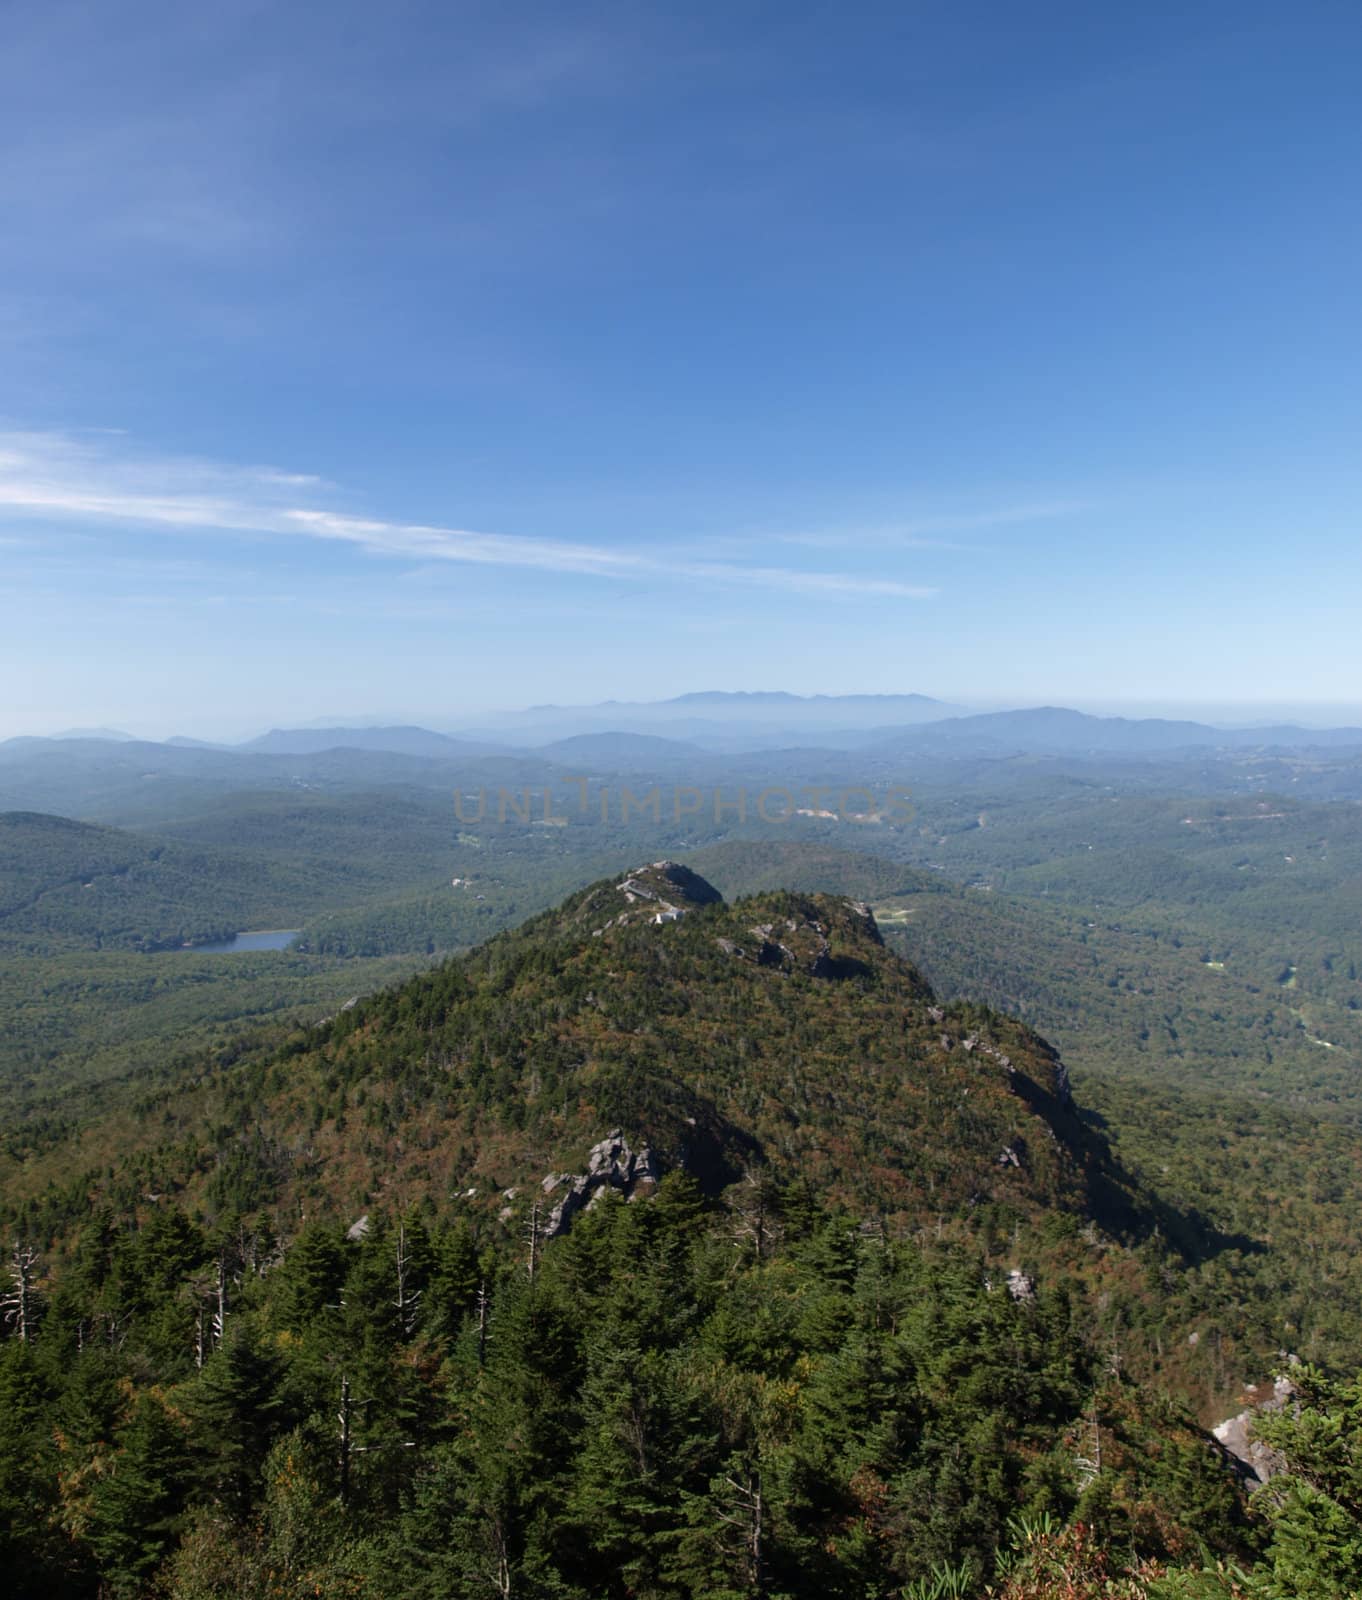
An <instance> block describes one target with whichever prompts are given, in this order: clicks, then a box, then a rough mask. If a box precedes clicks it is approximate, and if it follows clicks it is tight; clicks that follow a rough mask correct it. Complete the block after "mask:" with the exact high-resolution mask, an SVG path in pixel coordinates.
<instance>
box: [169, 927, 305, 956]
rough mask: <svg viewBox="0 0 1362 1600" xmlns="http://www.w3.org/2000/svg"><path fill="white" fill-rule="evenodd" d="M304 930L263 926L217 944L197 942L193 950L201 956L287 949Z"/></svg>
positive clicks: (233, 954)
mask: <svg viewBox="0 0 1362 1600" xmlns="http://www.w3.org/2000/svg"><path fill="white" fill-rule="evenodd" d="M302 931H303V930H302V929H301V928H263V929H261V930H259V931H258V932H256V933H239V934H237V936H236V937H235V938H234V939H224V940H221V941H219V942H218V943H217V944H196V945H194V946H193V947H192V948H193V951H194V954H195V955H199V956H235V955H242V954H244V953H245V952H246V951H248V950H287V949H288V947H289V946H290V945H291V944H292V943H293V941H294V940H295V939H296V938H297V937H298V935H299V934H300V933H301V932H302Z"/></svg>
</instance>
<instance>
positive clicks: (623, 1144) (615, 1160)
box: [540, 1128, 662, 1239]
mask: <svg viewBox="0 0 1362 1600" xmlns="http://www.w3.org/2000/svg"><path fill="white" fill-rule="evenodd" d="M661 1176H662V1172H661V1168H660V1167H659V1165H658V1161H657V1158H656V1156H654V1154H653V1152H652V1151H651V1150H650V1149H649V1148H648V1146H647V1145H646V1144H645V1145H640V1146H639V1148H638V1150H637V1151H635V1150H631V1149H630V1147H629V1142H628V1140H627V1139H626V1138H625V1137H624V1135H623V1133H621V1132H620V1130H619V1129H618V1128H615V1129H613V1130H612V1131H611V1132H610V1133H608V1134H606V1136H605V1138H604V1139H602V1140H601V1141H600V1142H599V1143H598V1144H594V1145H592V1147H591V1149H590V1151H589V1152H588V1154H587V1160H586V1171H585V1172H584V1173H579V1174H578V1175H576V1176H573V1175H572V1174H570V1173H566V1172H562V1173H558V1172H551V1173H549V1174H548V1176H547V1177H546V1178H545V1179H544V1181H543V1183H542V1184H541V1185H540V1187H541V1188H542V1189H543V1191H544V1193H545V1194H554V1193H556V1192H558V1191H559V1190H560V1189H562V1188H563V1187H564V1185H566V1192H565V1193H564V1194H562V1195H561V1197H560V1198H559V1200H558V1203H557V1204H556V1205H555V1206H554V1208H553V1210H552V1211H551V1212H550V1213H549V1219H548V1223H547V1225H546V1226H545V1230H544V1231H545V1234H546V1236H547V1237H548V1238H550V1239H553V1238H556V1237H557V1235H558V1234H560V1233H566V1232H567V1230H568V1227H569V1226H570V1224H571V1222H572V1219H573V1217H575V1216H576V1215H577V1213H578V1212H579V1211H584V1210H586V1209H587V1208H588V1207H589V1206H592V1205H594V1204H595V1202H596V1201H597V1200H598V1199H599V1198H600V1197H601V1195H602V1194H604V1193H605V1191H606V1190H608V1189H614V1190H617V1191H618V1192H619V1193H620V1194H622V1195H624V1197H625V1199H627V1200H637V1199H638V1198H639V1196H640V1195H641V1194H643V1193H645V1192H647V1191H648V1190H651V1189H652V1188H654V1187H655V1186H656V1184H657V1182H658V1179H659V1178H660V1177H661Z"/></svg>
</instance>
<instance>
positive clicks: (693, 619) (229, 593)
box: [0, 0, 1362, 735]
mask: <svg viewBox="0 0 1362 1600" xmlns="http://www.w3.org/2000/svg"><path fill="white" fill-rule="evenodd" d="M0 19H2V20H3V27H4V36H5V45H4V49H3V51H0V137H2V138H3V149H4V159H3V161H0V215H3V217H4V219H5V221H4V225H3V227H0V681H3V683H4V684H5V685H6V687H7V690H8V693H6V694H5V695H4V697H3V700H2V701H0V735H3V734H7V733H18V732H40V731H47V730H50V729H52V728H54V727H60V726H65V725H70V724H73V723H80V724H90V723H112V724H116V725H124V726H131V727H133V728H134V729H135V730H137V731H146V732H152V733H162V734H164V733H169V732H173V731H177V730H180V731H192V732H203V733H206V734H223V733H231V732H236V731H241V732H246V731H251V730H253V729H255V728H256V727H258V726H261V725H268V724H272V723H273V724H278V723H286V722H297V721H306V720H315V719H318V718H324V717H330V716H333V715H341V716H346V717H350V716H359V717H371V716H372V717H388V716H399V717H402V718H417V719H422V720H426V721H431V722H436V723H444V724H451V723H454V722H456V721H457V720H458V719H459V717H460V716H461V715H462V714H464V713H465V712H468V711H473V710H477V709H481V708H485V707H492V706H513V705H518V704H524V703H531V702H544V701H562V702H567V701H582V700H595V699H602V698H607V697H611V696H621V697H630V698H633V697H650V696H662V695H667V694H672V693H678V692H682V691H685V690H688V689H695V688H724V687H729V688H777V687H779V688H787V689H792V690H796V691H800V692H816V691H823V692H838V691H848V692H850V691H864V690H875V689H880V690H885V691H908V690H917V691H920V692H924V693H930V694H938V695H941V696H944V697H948V698H952V699H960V700H965V701H969V702H974V703H979V704H999V703H1012V704H1018V703H1036V702H1040V701H1055V700H1059V701H1064V702H1066V703H1070V704H1083V705H1089V706H1106V707H1111V708H1116V707H1120V706H1126V705H1129V706H1137V707H1154V706H1166V705H1172V704H1176V703H1186V704H1188V705H1191V706H1194V707H1203V708H1204V707H1222V708H1226V713H1227V714H1232V709H1233V708H1234V707H1235V706H1236V705H1243V706H1244V707H1245V708H1247V709H1250V710H1254V709H1257V708H1260V707H1262V706H1264V705H1267V704H1269V703H1278V702H1279V703H1282V704H1284V705H1288V706H1291V707H1297V708H1298V707H1325V708H1327V705H1328V703H1330V702H1338V703H1341V705H1342V706H1345V707H1348V708H1351V710H1352V714H1356V707H1357V705H1358V703H1359V702H1362V629H1359V627H1358V625H1357V619H1358V617H1359V615H1362V558H1360V557H1359V549H1360V548H1362V540H1360V539H1359V531H1360V530H1359V514H1358V512H1359V505H1362V494H1360V493H1359V491H1362V459H1360V458H1359V452H1358V440H1359V436H1360V425H1362V405H1360V404H1359V396H1360V395H1362V377H1360V376H1359V374H1360V373H1362V362H1359V354H1360V353H1362V352H1359V343H1360V342H1362V341H1360V340H1359V327H1360V323H1359V295H1358V287H1357V286H1358V284H1359V283H1362V250H1360V249H1359V243H1360V237H1359V236H1360V234H1362V211H1360V209H1359V198H1360V188H1362V184H1360V182H1359V176H1358V175H1359V173H1360V172H1362V118H1359V116H1358V113H1357V103H1356V83H1357V67H1358V63H1359V61H1362V11H1359V10H1358V8H1357V6H1356V5H1355V4H1353V3H1341V4H1312V3H1309V0H1306V3H1301V4H1297V5H1294V6H1291V7H1287V6H1282V5H1280V4H1276V3H1274V4H1270V5H1267V4H1257V3H1253V0H1249V3H1237V4H1219V3H1208V4H1193V5H1186V4H1176V5H1173V4H1147V5H1141V6H1138V7H1135V6H1128V7H1117V6H1101V5H1093V4H1090V3H1086V0H1085V3H1082V4H1077V3H1075V4H1045V3H1037V4H1032V5H1027V6H1019V5H1016V4H1012V3H1005V0H996V3H989V4H979V3H970V0H950V3H932V4H925V3H922V4H919V3H911V0H901V3H899V4H895V5H886V6H880V5H875V4H850V5H843V6H839V7H831V6H821V5H820V6H815V5H801V4H798V3H793V4H791V3H785V4H769V5H768V4H761V3H752V4H745V3H732V0H730V3H726V4H722V5H719V4H708V3H690V4H686V5H684V6H683V5H670V4H646V3H638V0H634V3H631V4H624V5H618V6H609V5H596V4H592V3H590V0H585V3H581V4H576V5H572V6H563V5H551V6H543V7H534V6H526V5H519V4H515V3H508V4H501V5H496V6H493V5H461V4H456V3H443V4H400V3H398V4H389V5H386V6H382V7H377V6H373V5H364V6H361V5H354V4H350V3H348V0H335V3H329V4H327V5H325V6H322V5H312V4H308V5H289V4H279V3H274V4H265V3H255V0H250V3H248V0H217V3H215V4H214V5H212V6H192V5H191V6H185V5H183V4H173V5H172V4H160V3H156V4H151V3H146V0H126V3H124V4H121V5H119V6H117V7H111V6H108V5H107V4H100V3H93V4H67V3H64V0H49V3H47V4H44V5H41V6H38V5H18V4H9V5H4V6H3V8H2V9H0Z"/></svg>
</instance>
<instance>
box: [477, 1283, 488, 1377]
mask: <svg viewBox="0 0 1362 1600" xmlns="http://www.w3.org/2000/svg"><path fill="white" fill-rule="evenodd" d="M487 1304H488V1302H487V1281H486V1279H484V1280H483V1281H482V1282H481V1283H480V1284H479V1285H478V1365H479V1366H480V1367H483V1366H486V1365H487Z"/></svg>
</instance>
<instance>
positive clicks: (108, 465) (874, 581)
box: [0, 432, 936, 599]
mask: <svg viewBox="0 0 1362 1600" xmlns="http://www.w3.org/2000/svg"><path fill="white" fill-rule="evenodd" d="M303 491H307V494H306V496H305V495H304V493H303ZM328 496H330V497H332V498H334V497H335V492H334V490H333V487H332V486H331V485H329V484H327V483H325V482H324V481H323V480H322V479H320V478H315V477H313V476H311V475H309V474H302V473H294V472H284V471H280V470H279V469H278V468H274V467H232V466H224V465H222V464H221V463H216V462H208V461H202V460H187V459H161V460H156V459H147V458H137V457H132V456H130V455H128V454H127V452H126V450H125V449H124V450H117V451H116V450H115V448H114V447H113V446H112V445H111V444H110V442H109V436H80V437H76V436H72V435H69V434H53V433H31V432H30V433H23V432H12V433H0V517H6V516H8V517H10V518H14V517H16V516H17V517H27V518H30V519H31V518H34V517H43V518H50V519H53V520H58V521H61V522H63V523H75V524H78V525H83V526H85V527H89V525H90V524H92V523H93V524H107V525H112V526H122V527H142V528H153V529H165V530H174V529H179V530H183V531H186V532H203V531H210V532H217V533H221V534H229V535H230V534H254V535H260V534H267V535H269V534H272V535H286V536H291V537H294V538H306V539H315V540H323V541H329V542H332V543H339V544H344V545H349V546H352V547H355V548H358V549H362V550H365V551H367V552H369V553H370V554H373V555H378V556H386V557H390V558H397V559H401V560H404V561H412V560H415V561H422V562H434V561H439V562H445V561H449V562H464V563H471V564H474V565H481V566H495V567H508V568H521V569H529V570H537V571H543V572H560V573H573V574H577V575H581V576H587V577H597V578H608V579H616V580H620V579H623V580H630V579H633V580H647V579H656V578H675V579H682V580H685V581H688V582H693V583H700V584H708V585H724V584H739V585H744V586H751V587H756V588H763V589H773V590H783V591H785V592H788V593H795V594H806V595H829V596H833V595H847V596H858V595H859V596H863V597H880V598H899V599H925V598H928V597H930V596H931V595H933V594H935V593H936V590H935V589H934V588H932V587H930V586H928V585H923V584H917V583H908V582H905V581H903V580H901V579H899V578H895V577H889V576H883V575H880V574H869V575H865V574H860V573H848V572H818V571H806V570H803V569H800V568H793V567H782V566H767V565H761V566H755V565H748V564H745V563H741V562H720V561H697V560H695V559H693V558H692V557H691V555H690V554H689V553H688V552H687V551H686V550H684V549H672V550H667V551H663V552H662V553H658V552H656V551H654V550H643V549H637V548H628V547H623V546H617V545H604V544H587V543H577V542H573V541H566V540H559V539H542V538H536V537H533V536H529V535H525V534H508V533H487V532H481V531H475V530H473V529H468V528H458V527H450V526H445V525H441V524H426V523H413V522H402V521H396V520H387V519H381V518H373V517H360V516H355V515H353V514H350V513H347V512H345V511H342V510H337V509H334V508H332V507H328V506H326V505H325V504H322V505H318V504H315V503H313V504H299V503H298V502H299V501H300V500H302V499H304V498H308V499H311V500H313V501H314V502H315V501H316V500H318V499H322V500H324V499H326V498H327V497H328Z"/></svg>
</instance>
